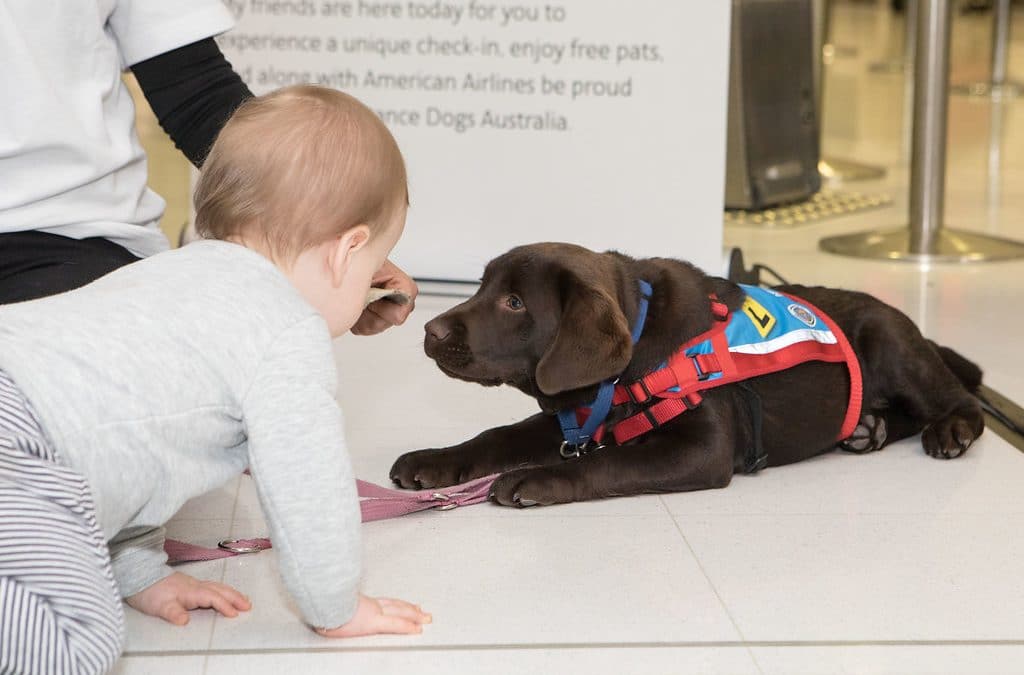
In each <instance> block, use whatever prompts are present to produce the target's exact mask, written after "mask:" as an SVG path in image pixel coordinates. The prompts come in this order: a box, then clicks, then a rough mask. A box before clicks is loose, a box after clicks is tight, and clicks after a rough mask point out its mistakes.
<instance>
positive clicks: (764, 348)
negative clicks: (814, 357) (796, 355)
mask: <svg viewBox="0 0 1024 675" xmlns="http://www.w3.org/2000/svg"><path fill="white" fill-rule="evenodd" d="M798 342H820V343H822V344H826V345H834V344H836V343H837V342H838V340H836V336H835V334H834V333H833V332H832V331H830V330H811V329H810V328H804V329H801V330H794V331H790V332H788V333H786V334H785V335H780V336H779V337H777V338H772V339H771V340H765V341H764V342H753V343H750V344H746V345H729V351H730V352H738V353H740V354H771V353H772V352H777V351H779V350H780V349H785V348H786V347H789V346H790V345H794V344H796V343H798Z"/></svg>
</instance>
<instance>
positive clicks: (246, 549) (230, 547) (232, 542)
mask: <svg viewBox="0 0 1024 675" xmlns="http://www.w3.org/2000/svg"><path fill="white" fill-rule="evenodd" d="M240 541H246V540H245V539H225V540H224V541H219V542H217V548H220V549H223V550H225V551H231V552H232V553H239V554H241V553H259V552H260V551H264V550H266V548H265V547H263V546H237V545H236V544H238V542H240Z"/></svg>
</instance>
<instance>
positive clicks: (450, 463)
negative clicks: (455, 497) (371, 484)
mask: <svg viewBox="0 0 1024 675" xmlns="http://www.w3.org/2000/svg"><path fill="white" fill-rule="evenodd" d="M467 460H468V458H467V457H466V456H465V453H461V452H457V451H454V450H451V449H448V448H443V449H439V450H416V451H414V452H407V453H405V454H404V455H402V456H401V457H399V458H398V459H397V460H395V463H394V464H393V465H392V466H391V472H390V476H391V480H392V481H394V482H395V484H397V485H400V486H402V487H404V488H412V489H417V490H419V489H425V488H437V487H447V486H449V485H457V484H458V483H462V482H465V481H467V480H470V479H473V478H479V477H480V476H486V475H487V472H486V471H485V472H483V473H481V472H480V471H478V470H477V469H476V468H474V467H473V465H472V463H471V462H469V461H467Z"/></svg>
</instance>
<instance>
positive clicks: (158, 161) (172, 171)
mask: <svg viewBox="0 0 1024 675" xmlns="http://www.w3.org/2000/svg"><path fill="white" fill-rule="evenodd" d="M124 79H125V83H126V84H127V85H128V90H129V91H130V92H131V94H132V98H133V99H134V101H135V124H136V126H137V128H138V132H139V138H140V140H141V141H142V147H143V149H145V151H146V156H147V158H148V166H149V187H150V188H151V189H152V190H153V191H154V192H156V193H157V194H158V195H160V196H161V197H163V198H164V199H165V200H166V201H167V210H166V211H165V212H164V217H163V219H162V220H161V221H160V227H161V228H162V229H163V231H164V233H165V234H166V235H167V238H168V239H170V241H171V245H172V246H176V245H177V243H178V236H179V235H180V233H181V230H182V228H183V227H184V226H185V224H186V223H187V222H188V217H189V215H188V200H189V162H188V160H187V159H185V155H183V154H181V153H180V152H179V151H178V149H177V148H175V147H174V143H172V142H171V139H170V138H168V137H167V134H165V133H164V130H163V129H161V128H160V124H159V123H158V122H157V120H156V117H155V116H154V115H153V111H152V110H150V107H149V104H148V103H147V102H146V99H145V98H144V97H143V96H142V92H141V90H140V89H139V86H138V84H137V83H136V81H135V78H134V77H133V76H132V75H131V74H130V73H129V74H126V75H125V77H124Z"/></svg>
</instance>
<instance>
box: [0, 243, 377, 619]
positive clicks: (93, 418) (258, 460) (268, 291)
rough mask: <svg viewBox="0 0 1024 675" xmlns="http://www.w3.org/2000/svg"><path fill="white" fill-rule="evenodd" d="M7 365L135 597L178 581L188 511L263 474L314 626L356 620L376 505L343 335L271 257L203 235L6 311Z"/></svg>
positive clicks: (289, 568) (286, 569)
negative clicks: (92, 504) (371, 506)
mask: <svg viewBox="0 0 1024 675" xmlns="http://www.w3.org/2000/svg"><path fill="white" fill-rule="evenodd" d="M0 368H2V369H3V370H5V371H7V373H8V374H9V375H10V376H11V378H12V379H13V380H14V381H15V383H17V385H18V386H19V387H20V388H21V390H22V391H23V392H24V393H25V395H26V397H27V398H28V400H29V401H30V402H31V403H32V405H33V406H34V407H35V409H36V411H37V412H38V414H39V417H40V421H41V423H42V426H43V429H44V431H45V432H46V433H47V435H48V436H49V438H50V440H51V442H52V443H53V445H54V448H55V449H56V451H57V453H58V454H59V455H60V457H61V461H63V462H65V463H66V464H67V465H68V466H70V467H72V468H73V469H75V470H77V471H78V472H80V473H81V474H83V475H84V476H85V477H86V479H87V480H88V481H89V485H90V486H91V488H92V491H93V497H94V499H95V501H96V510H97V518H98V522H99V525H100V527H101V528H102V530H103V532H104V534H105V535H106V537H107V538H108V539H109V540H110V552H111V558H112V561H113V568H114V575H115V578H116V579H117V582H118V586H119V588H120V590H121V594H122V595H124V596H128V595H132V594H134V593H136V592H138V591H140V590H142V589H144V588H146V587H147V586H149V585H150V584H152V583H154V582H156V581H159V580H160V579H162V578H164V577H165V576H167V575H169V574H170V573H171V570H170V568H169V567H167V565H166V556H165V555H164V552H163V540H164V531H163V524H164V523H165V522H167V520H168V519H169V518H171V516H173V515H174V514H175V512H176V511H177V510H178V509H179V508H180V507H181V505H182V504H184V503H185V502H186V501H187V500H188V499H191V498H192V497H195V496H197V495H200V494H203V493H204V492H207V491H208V490H210V489H212V488H215V487H217V486H219V485H222V484H223V483H225V482H227V481H228V480H230V479H232V478H235V477H236V476H238V475H239V473H241V472H242V470H243V469H245V468H246V467H248V468H249V469H251V471H252V475H253V478H254V479H255V482H256V485H257V489H258V491H259V497H260V503H261V504H262V506H263V511H264V514H265V515H266V518H267V522H268V524H269V528H270V536H271V539H272V540H273V542H274V547H275V548H276V549H277V553H278V557H279V560H280V569H281V575H282V576H283V578H284V583H285V586H286V587H287V588H288V590H289V591H290V592H291V594H292V596H293V597H294V598H295V601H296V602H297V604H298V606H299V608H300V609H301V611H302V614H303V617H304V618H305V620H306V621H308V622H309V623H310V624H311V625H314V626H318V627H335V626H339V625H341V624H343V623H346V622H347V621H348V620H349V619H350V618H351V616H352V615H353V613H354V612H355V607H356V601H357V595H356V586H357V582H358V578H359V572H360V543H359V527H360V514H359V505H358V501H357V497H356V491H355V480H354V477H353V475H352V468H351V466H350V462H349V458H348V454H347V453H346V450H345V441H344V437H343V428H342V426H343V425H342V417H341V411H340V409H339V408H338V405H337V403H336V401H335V388H336V384H337V383H336V371H335V365H334V358H333V354H332V352H331V337H330V334H329V333H328V330H327V325H326V323H325V322H324V320H323V319H322V318H321V317H320V315H319V314H317V312H316V311H315V310H314V309H313V308H312V307H311V306H310V305H309V304H308V303H307V302H306V301H305V300H304V299H303V298H302V296H301V295H300V294H299V293H298V291H297V290H296V289H295V288H294V287H293V286H292V285H291V283H290V282H289V281H288V279H287V278H286V277H285V276H284V275H283V274H282V273H281V272H280V271H279V270H278V269H277V268H276V267H274V265H272V264H271V263H270V261H268V260H267V259H266V258H264V257H263V256H261V255H259V254H258V253H255V252H253V251H250V250H248V249H246V248H244V247H242V246H239V245H236V244H231V243H227V242H221V241H201V242H195V243H193V244H190V245H188V246H186V247H184V248H182V249H179V250H176V251H169V252H166V253H161V254H158V255H155V256H153V257H151V258H148V259H146V260H143V261H141V262H138V263H135V264H132V265H129V266H127V267H124V268H122V269H120V270H118V271H116V272H114V273H112V274H110V275H108V276H106V277H103V278H102V279H99V280H98V281H96V282H94V283H92V284H90V285H88V286H86V287H84V288H81V289H78V290H75V291H71V292H69V293H63V294H61V295H57V296H54V297H51V298H45V299H42V300H36V301H32V302H25V303H19V304H15V305H7V306H3V307H0ZM243 590H244V589H243Z"/></svg>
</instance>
